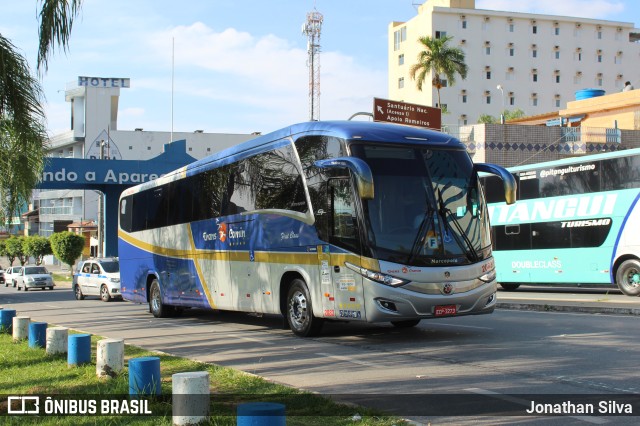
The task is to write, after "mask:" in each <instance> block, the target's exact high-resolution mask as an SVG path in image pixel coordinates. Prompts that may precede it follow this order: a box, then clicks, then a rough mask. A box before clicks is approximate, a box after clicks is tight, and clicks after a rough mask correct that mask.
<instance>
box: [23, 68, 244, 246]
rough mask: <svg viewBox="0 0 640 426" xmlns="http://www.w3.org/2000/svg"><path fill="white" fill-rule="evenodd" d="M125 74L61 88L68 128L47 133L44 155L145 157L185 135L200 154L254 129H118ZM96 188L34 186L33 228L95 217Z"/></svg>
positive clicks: (50, 228) (48, 229)
mask: <svg viewBox="0 0 640 426" xmlns="http://www.w3.org/2000/svg"><path fill="white" fill-rule="evenodd" d="M129 85H130V81H129V79H126V78H101V77H78V81H77V82H74V83H70V84H69V85H68V86H67V89H66V96H65V97H66V100H67V102H69V103H70V105H71V130H69V131H67V132H64V133H62V134H58V135H55V136H54V137H52V138H50V140H49V146H48V155H49V156H50V157H63V158H87V159H90V158H96V159H99V158H103V159H110V160H114V161H117V160H148V159H151V158H154V157H157V156H158V155H160V154H162V152H163V149H164V145H165V144H168V143H170V142H172V141H176V140H186V146H187V152H186V153H187V154H189V155H190V156H192V157H194V158H195V159H200V158H204V157H206V156H208V155H210V154H213V153H214V152H217V151H220V150H222V149H224V148H227V147H230V146H233V145H237V144H239V143H241V142H244V141H246V140H249V139H252V138H254V137H255V134H223V133H215V134H213V133H204V132H203V131H201V130H195V131H194V132H173V134H172V133H171V132H156V131H147V130H143V129H136V130H118V100H119V96H120V91H121V90H126V89H127V88H129ZM99 197H100V194H99V193H98V192H96V191H89V190H36V191H34V200H33V208H34V209H38V211H39V229H38V231H37V233H39V234H40V235H43V236H45V237H48V236H49V235H51V234H52V233H53V232H59V231H66V230H67V229H66V227H67V225H68V224H70V223H72V222H81V221H95V222H97V221H98V204H99V203H98V199H99Z"/></svg>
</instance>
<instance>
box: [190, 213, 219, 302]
mask: <svg viewBox="0 0 640 426" xmlns="http://www.w3.org/2000/svg"><path fill="white" fill-rule="evenodd" d="M188 226H189V229H188V233H189V244H190V245H191V252H192V253H193V256H191V261H192V262H193V266H194V267H195V268H196V272H197V274H198V279H199V280H200V285H201V286H202V289H203V290H204V294H205V295H206V296H207V300H208V301H209V306H211V308H212V309H216V304H215V302H214V301H213V298H212V297H211V293H209V283H208V282H207V281H205V279H204V274H203V273H202V268H200V261H199V260H198V254H197V252H198V250H196V243H195V242H194V241H193V232H191V224H190V223H189V224H188Z"/></svg>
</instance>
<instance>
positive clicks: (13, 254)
mask: <svg viewBox="0 0 640 426" xmlns="http://www.w3.org/2000/svg"><path fill="white" fill-rule="evenodd" d="M23 241H24V237H16V236H11V237H9V238H7V240H6V241H5V246H6V251H7V258H9V264H10V265H11V266H13V261H14V260H16V258H17V259H18V260H19V261H20V264H21V265H24V264H25V263H27V256H26V255H25V252H24V245H23Z"/></svg>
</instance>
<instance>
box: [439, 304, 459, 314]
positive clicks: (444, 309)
mask: <svg viewBox="0 0 640 426" xmlns="http://www.w3.org/2000/svg"><path fill="white" fill-rule="evenodd" d="M457 312H458V310H457V309H456V305H440V306H436V310H435V312H434V315H435V316H436V317H443V316H446V315H455V314H456V313H457Z"/></svg>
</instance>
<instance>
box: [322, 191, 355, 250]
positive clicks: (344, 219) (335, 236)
mask: <svg viewBox="0 0 640 426" xmlns="http://www.w3.org/2000/svg"><path fill="white" fill-rule="evenodd" d="M328 189H329V200H330V203H331V206H330V207H331V217H330V227H329V229H330V230H331V236H330V242H331V243H333V244H335V245H337V246H340V247H344V248H347V249H349V250H353V251H356V252H359V249H360V242H359V234H358V220H357V216H356V208H355V204H354V202H353V197H352V193H351V185H350V180H349V179H330V180H329V187H328Z"/></svg>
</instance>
